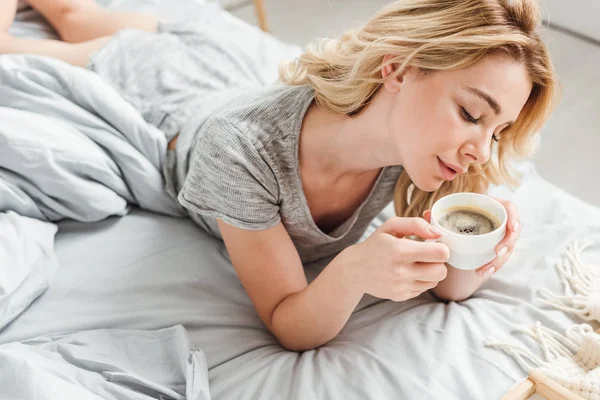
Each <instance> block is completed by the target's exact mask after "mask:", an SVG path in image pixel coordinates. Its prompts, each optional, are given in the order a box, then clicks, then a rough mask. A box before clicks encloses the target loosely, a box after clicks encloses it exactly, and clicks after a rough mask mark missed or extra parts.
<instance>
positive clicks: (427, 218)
mask: <svg viewBox="0 0 600 400" xmlns="http://www.w3.org/2000/svg"><path fill="white" fill-rule="evenodd" d="M423 219H425V221H427V222H428V223H431V210H427V211H425V212H424V213H423Z"/></svg>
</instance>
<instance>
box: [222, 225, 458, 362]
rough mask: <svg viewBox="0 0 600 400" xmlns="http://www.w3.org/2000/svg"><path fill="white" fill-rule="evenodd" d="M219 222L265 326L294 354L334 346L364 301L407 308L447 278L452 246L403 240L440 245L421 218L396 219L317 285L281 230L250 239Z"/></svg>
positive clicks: (347, 253) (351, 250) (250, 234)
mask: <svg viewBox="0 0 600 400" xmlns="http://www.w3.org/2000/svg"><path fill="white" fill-rule="evenodd" d="M217 221H218V224H219V229H220V231H221V234H222V235H223V240H224V241H225V245H226V247H227V251H228V253H229V256H230V257H231V262H232V263H233V266H234V268H235V270H236V272H237V274H238V277H239V279H240V281H241V282H242V284H243V285H244V288H245V289H246V292H247V293H248V296H249V297H250V299H251V300H252V302H253V304H254V306H255V308H256V310H257V312H258V314H259V316H260V318H261V319H262V320H263V322H264V323H265V325H266V326H267V328H268V329H269V330H270V331H271V332H272V333H273V334H274V335H275V336H276V338H277V340H278V341H279V343H280V344H281V345H282V346H283V347H285V348H287V349H290V350H296V351H302V350H307V349H313V348H315V347H318V346H321V345H323V344H324V343H326V342H328V341H330V340H331V339H333V338H334V337H335V336H336V335H337V334H338V333H339V332H340V331H341V330H342V328H343V326H344V325H345V324H346V322H347V321H348V319H349V318H350V315H351V314H352V311H354V309H355V308H356V305H357V304H358V302H359V301H360V299H361V297H362V296H363V294H365V293H368V294H370V295H373V296H376V297H379V298H383V299H391V300H394V301H404V300H406V299H409V298H412V297H416V296H418V295H419V294H421V293H423V292H425V291H427V290H429V289H431V288H432V287H434V286H435V285H437V284H438V282H440V281H441V280H443V279H444V278H445V277H446V267H445V266H444V264H443V263H444V262H445V261H447V260H448V257H449V252H448V248H447V247H446V245H444V244H441V243H418V242H416V241H413V240H409V239H404V237H405V236H410V235H416V236H419V237H421V238H425V239H434V238H437V237H438V234H437V233H435V232H432V231H431V228H432V227H431V226H430V225H429V224H428V223H427V222H425V220H423V219H421V218H391V219H389V220H388V221H386V222H385V223H384V224H383V225H382V226H380V227H379V228H378V229H377V230H376V231H375V232H374V233H373V234H371V236H369V238H367V240H365V241H364V242H361V243H358V244H355V245H352V246H350V247H348V248H346V249H345V250H343V251H342V252H341V253H340V254H338V256H337V257H336V258H334V259H333V261H332V262H330V263H329V265H327V267H325V269H324V270H323V271H322V272H321V274H319V276H318V277H317V278H316V279H315V280H313V281H312V282H311V283H310V285H308V284H307V281H306V276H305V274H304V269H303V266H302V263H301V261H300V257H299V255H298V252H297V251H296V248H295V247H294V244H293V242H292V240H291V238H290V236H289V234H288V233H287V231H286V229H285V227H284V226H283V225H282V223H279V224H278V225H277V226H275V227H273V228H269V229H265V230H259V231H250V230H244V229H239V228H236V227H234V226H231V225H228V224H226V223H224V222H223V221H221V220H217Z"/></svg>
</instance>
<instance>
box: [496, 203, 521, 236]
mask: <svg viewBox="0 0 600 400" xmlns="http://www.w3.org/2000/svg"><path fill="white" fill-rule="evenodd" d="M494 199H495V200H497V201H498V202H499V203H500V204H502V205H503V206H504V208H505V209H506V214H507V222H506V228H507V230H509V231H512V232H517V231H518V230H519V226H520V221H521V216H520V215H519V209H518V208H517V205H516V204H515V203H513V202H512V201H509V200H503V199H498V198H496V197H494Z"/></svg>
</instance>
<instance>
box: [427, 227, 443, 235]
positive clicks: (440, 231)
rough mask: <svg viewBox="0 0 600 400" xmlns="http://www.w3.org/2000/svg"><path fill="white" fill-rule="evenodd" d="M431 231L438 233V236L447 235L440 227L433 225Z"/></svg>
mask: <svg viewBox="0 0 600 400" xmlns="http://www.w3.org/2000/svg"><path fill="white" fill-rule="evenodd" d="M429 232H431V233H433V234H434V235H438V236H446V234H445V233H444V232H443V231H442V230H441V229H438V228H436V227H435V226H433V225H432V226H430V227H429Z"/></svg>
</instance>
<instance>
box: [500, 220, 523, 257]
mask: <svg viewBox="0 0 600 400" xmlns="http://www.w3.org/2000/svg"><path fill="white" fill-rule="evenodd" d="M519 236H521V231H520V228H519V227H518V226H517V231H515V232H513V231H509V230H507V231H506V235H505V236H504V239H502V240H501V241H500V243H498V245H497V246H496V249H495V250H496V257H498V258H503V257H504V256H506V255H507V254H508V253H510V252H512V251H513V250H514V248H515V245H516V244H517V240H518V239H519Z"/></svg>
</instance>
